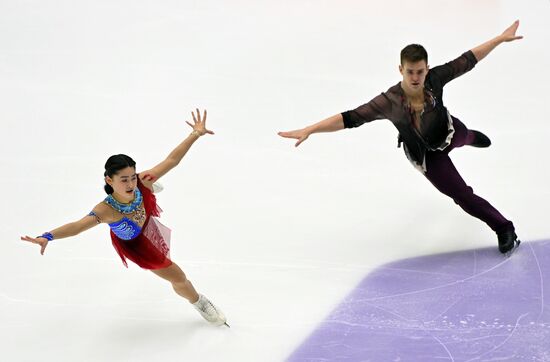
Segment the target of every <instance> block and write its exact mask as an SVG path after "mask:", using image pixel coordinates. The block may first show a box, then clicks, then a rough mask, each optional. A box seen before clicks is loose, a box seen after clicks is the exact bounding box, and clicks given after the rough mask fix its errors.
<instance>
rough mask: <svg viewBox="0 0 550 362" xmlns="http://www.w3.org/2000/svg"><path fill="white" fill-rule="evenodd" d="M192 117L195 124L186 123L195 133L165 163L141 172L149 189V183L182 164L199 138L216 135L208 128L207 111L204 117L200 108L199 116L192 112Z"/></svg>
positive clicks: (142, 179)
mask: <svg viewBox="0 0 550 362" xmlns="http://www.w3.org/2000/svg"><path fill="white" fill-rule="evenodd" d="M191 115H192V116H193V123H190V122H186V123H187V124H188V125H189V126H191V127H192V128H193V131H192V132H191V133H190V134H189V136H187V138H186V139H184V140H183V141H182V142H181V143H180V144H179V145H178V146H177V147H176V148H175V149H174V150H173V151H172V152H170V154H169V155H168V157H166V159H165V160H164V161H162V162H161V163H159V164H158V165H156V166H155V167H153V168H151V169H149V170H146V171H142V172H140V174H139V178H140V179H141V181H142V182H143V183H144V184H145V185H146V186H148V187H149V186H150V185H148V183H152V182H154V181H156V180H158V179H159V178H161V177H162V176H164V175H166V173H167V172H168V171H170V170H171V169H173V168H174V167H176V166H177V165H178V164H179V163H180V162H181V160H182V158H183V156H185V154H186V153H187V151H189V149H190V148H191V146H192V145H193V143H195V141H196V140H198V139H199V137H201V136H203V135H205V134H214V132H212V131H210V130H208V129H207V128H206V110H205V111H204V113H203V116H202V117H201V114H200V112H199V110H198V108H197V114H196V115H195V113H193V112H191ZM149 188H151V187H149Z"/></svg>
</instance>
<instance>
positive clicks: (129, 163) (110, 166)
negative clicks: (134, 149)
mask: <svg viewBox="0 0 550 362" xmlns="http://www.w3.org/2000/svg"><path fill="white" fill-rule="evenodd" d="M126 167H133V168H136V161H134V160H132V157H130V156H126V155H122V154H120V155H113V156H111V157H109V159H108V160H107V162H105V173H104V174H103V176H109V177H111V178H112V177H113V176H114V175H116V174H117V173H118V171H120V170H124V169H125V168H126ZM103 188H104V189H105V192H106V193H108V194H112V193H113V192H114V191H115V190H113V188H112V187H111V185H109V184H107V183H105V186H104V187H103Z"/></svg>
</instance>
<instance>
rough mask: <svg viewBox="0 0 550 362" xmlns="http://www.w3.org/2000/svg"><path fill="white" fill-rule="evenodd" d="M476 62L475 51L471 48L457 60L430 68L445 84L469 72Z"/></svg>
mask: <svg viewBox="0 0 550 362" xmlns="http://www.w3.org/2000/svg"><path fill="white" fill-rule="evenodd" d="M476 64H477V59H476V57H475V55H474V53H473V52H472V51H471V50H468V51H467V52H466V53H464V54H462V55H461V56H459V57H458V58H456V59H455V60H452V61H450V62H448V63H445V64H443V65H439V66H437V67H435V68H433V69H430V71H431V72H433V73H435V74H436V75H437V77H438V78H439V79H440V80H441V83H442V86H443V85H445V84H446V83H448V82H450V81H451V80H453V79H455V78H457V77H460V76H461V75H462V74H464V73H466V72H469V71H470V70H472V69H473V68H474V67H475V65H476Z"/></svg>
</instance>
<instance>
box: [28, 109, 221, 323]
mask: <svg viewBox="0 0 550 362" xmlns="http://www.w3.org/2000/svg"><path fill="white" fill-rule="evenodd" d="M191 114H192V116H193V121H194V124H191V123H190V122H187V124H189V125H190V126H191V127H192V128H193V131H192V132H191V134H190V135H189V136H188V137H187V138H186V139H185V140H184V141H183V142H182V143H180V144H179V146H177V147H176V148H175V149H174V150H173V151H172V152H171V153H170V154H169V155H168V157H167V158H166V159H165V160H164V161H162V162H161V163H159V164H158V165H156V166H155V167H153V168H152V169H150V170H147V171H144V172H142V173H140V174H137V173H136V163H135V162H134V160H132V159H131V158H130V157H129V156H126V155H114V156H111V157H109V159H108V160H107V162H106V164H105V173H104V176H105V191H106V192H107V194H108V196H107V197H106V198H105V200H103V201H102V202H100V203H99V204H97V205H96V206H95V207H94V208H93V210H92V211H91V212H90V213H89V214H88V215H87V216H85V217H83V218H82V219H80V220H78V221H75V222H72V223H68V224H65V225H63V226H60V227H58V228H57V229H54V230H52V231H50V232H46V233H44V234H42V235H41V236H38V237H35V238H32V237H29V236H25V237H21V240H25V241H29V242H31V243H34V244H38V245H40V247H41V249H40V253H41V254H42V255H43V254H44V251H45V250H46V247H47V246H48V243H49V242H50V241H52V240H54V239H62V238H67V237H69V236H74V235H77V234H80V233H81V232H83V231H85V230H88V229H90V228H92V227H94V226H96V225H98V224H101V223H106V224H108V225H109V227H110V229H111V239H112V243H113V246H114V248H115V250H116V251H117V252H118V254H119V255H120V258H121V259H122V262H123V263H124V265H125V266H126V267H128V264H127V263H126V259H130V260H131V261H133V262H134V263H136V264H137V265H139V266H140V267H141V268H143V269H148V270H151V271H152V272H153V273H155V274H156V275H158V276H159V277H161V278H163V279H166V280H168V281H169V282H170V283H172V287H173V288H174V290H175V292H176V293H177V294H179V295H180V296H182V297H184V298H186V299H187V300H188V301H189V302H190V303H192V305H193V306H194V307H195V309H197V310H198V311H199V313H200V314H201V315H202V316H203V317H204V318H205V319H206V320H207V321H208V322H210V323H212V324H214V325H223V324H225V325H227V323H226V318H225V316H224V315H223V313H222V312H221V311H220V310H219V309H218V308H217V307H216V306H214V304H212V302H210V300H208V298H206V297H205V296H204V295H202V294H198V293H197V291H196V290H195V288H194V287H193V284H191V282H190V281H189V280H188V279H187V278H186V276H185V274H184V273H183V271H182V270H181V269H180V267H179V266H178V265H177V264H176V263H174V262H173V261H172V260H170V255H169V251H170V249H169V244H170V229H168V228H167V227H165V226H164V225H162V224H161V223H160V222H159V221H158V220H157V219H156V217H158V216H160V212H161V209H160V208H159V207H158V206H157V203H156V197H155V195H154V194H153V192H154V187H153V186H155V187H156V186H157V185H153V182H154V181H156V180H158V179H160V178H161V177H162V176H164V175H165V174H166V173H167V172H168V171H170V170H171V169H173V168H174V167H176V166H177V165H178V164H179V163H180V161H181V160H182V158H183V156H185V154H186V153H187V151H188V150H189V148H190V147H191V145H193V143H194V142H195V141H196V140H198V139H199V137H201V136H203V135H205V134H214V132H212V131H210V130H208V129H206V110H205V111H204V114H203V116H202V118H201V115H200V112H199V110H198V109H197V114H196V116H195V114H194V113H193V112H191Z"/></svg>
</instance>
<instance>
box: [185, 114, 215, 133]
mask: <svg viewBox="0 0 550 362" xmlns="http://www.w3.org/2000/svg"><path fill="white" fill-rule="evenodd" d="M191 115H192V116H193V122H194V124H191V122H189V121H186V123H187V124H188V125H190V126H191V127H192V128H193V131H197V132H198V133H199V135H201V136H204V135H205V134H207V133H208V134H214V132H212V131H210V130H208V129H206V109H205V110H204V113H203V116H202V119H201V113H200V112H199V109H198V108H197V116H196V117H195V113H194V112H191Z"/></svg>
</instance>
